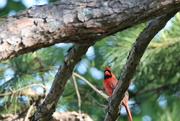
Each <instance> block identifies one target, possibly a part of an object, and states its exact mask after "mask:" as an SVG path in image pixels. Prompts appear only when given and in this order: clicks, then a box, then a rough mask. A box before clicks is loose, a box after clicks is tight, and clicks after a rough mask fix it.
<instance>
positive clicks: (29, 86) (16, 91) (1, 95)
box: [0, 84, 46, 97]
mask: <svg viewBox="0 0 180 121" xmlns="http://www.w3.org/2000/svg"><path fill="white" fill-rule="evenodd" d="M34 86H40V87H42V88H44V90H46V86H44V85H42V84H32V85H28V86H25V87H23V88H20V89H18V90H15V91H13V90H11V92H9V93H5V94H0V97H4V96H7V95H11V94H14V93H18V92H21V91H23V90H25V89H27V88H31V87H34Z"/></svg>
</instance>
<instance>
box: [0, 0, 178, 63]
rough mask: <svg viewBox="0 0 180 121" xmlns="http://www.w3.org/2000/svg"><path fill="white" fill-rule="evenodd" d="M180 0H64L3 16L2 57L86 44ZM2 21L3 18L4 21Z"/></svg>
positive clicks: (170, 7)
mask: <svg viewBox="0 0 180 121" xmlns="http://www.w3.org/2000/svg"><path fill="white" fill-rule="evenodd" d="M179 2H180V1H179V0H143V1H142V0H108V1H106V0H85V1H84V0H62V1H61V2H55V3H50V4H48V5H42V6H33V7H31V8H29V9H27V10H25V11H21V12H19V13H17V14H16V15H14V16H11V17H8V18H7V19H5V20H3V22H5V23H3V24H1V26H0V61H1V60H5V59H7V58H10V57H14V56H18V55H20V54H23V53H27V52H31V51H35V50H37V49H40V48H42V47H46V46H50V45H53V44H55V43H60V42H73V43H81V44H87V43H91V42H92V41H98V40H100V39H102V38H104V37H106V36H108V35H112V34H114V33H116V32H118V31H121V30H124V29H126V28H128V27H131V26H134V25H136V24H139V23H142V22H144V21H147V20H151V19H153V18H155V17H157V16H159V15H163V14H165V13H168V12H171V11H173V10H174V9H177V7H179V4H180V3H179ZM1 23H2V22H1Z"/></svg>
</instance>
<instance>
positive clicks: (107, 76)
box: [103, 66, 132, 121]
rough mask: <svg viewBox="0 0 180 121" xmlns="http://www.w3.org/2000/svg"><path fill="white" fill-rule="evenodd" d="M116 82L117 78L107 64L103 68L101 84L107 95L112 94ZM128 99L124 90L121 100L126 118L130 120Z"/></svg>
mask: <svg viewBox="0 0 180 121" xmlns="http://www.w3.org/2000/svg"><path fill="white" fill-rule="evenodd" d="M117 83H118V80H117V79H116V77H115V75H114V74H113V73H112V71H111V69H110V68H109V67H108V66H106V67H105V69H104V81H103V85H104V88H105V90H106V92H107V93H108V94H109V96H112V93H113V90H114V89H115V87H116V84H117ZM128 100H129V94H128V92H126V93H125V96H124V98H123V100H122V105H123V106H124V107H125V108H126V113H127V116H128V120H129V121H132V116H131V112H130V109H129V106H128Z"/></svg>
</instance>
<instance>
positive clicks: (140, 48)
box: [104, 11, 177, 121]
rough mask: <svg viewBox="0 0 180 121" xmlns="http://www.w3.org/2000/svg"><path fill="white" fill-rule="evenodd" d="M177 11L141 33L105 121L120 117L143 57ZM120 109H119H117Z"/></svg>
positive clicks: (164, 16)
mask: <svg viewBox="0 0 180 121" xmlns="http://www.w3.org/2000/svg"><path fill="white" fill-rule="evenodd" d="M176 12H177V11H175V12H172V13H169V14H166V15H163V16H161V17H157V18H156V19H154V20H152V22H151V23H150V24H149V25H148V26H147V27H146V28H145V29H144V30H143V32H141V33H140V35H139V37H138V38H137V39H136V41H135V43H134V44H133V46H132V48H131V51H130V53H129V56H128V58H127V62H126V65H125V66H124V68H123V71H122V74H121V76H120V79H119V83H118V84H117V86H116V88H115V90H114V91H113V96H112V98H111V100H110V104H109V108H108V111H107V114H106V117H105V120H104V121H115V120H116V119H117V118H118V116H119V111H120V104H121V100H122V99H123V98H124V94H125V92H126V91H127V89H128V87H129V85H130V83H131V79H132V77H133V75H134V73H135V71H136V68H137V66H138V64H139V62H140V59H141V57H142V56H143V54H144V52H145V50H146V48H147V46H148V44H149V43H150V41H151V40H152V39H153V37H154V36H155V35H156V34H157V33H158V32H159V31H160V30H161V29H162V28H164V26H165V25H166V23H167V22H168V21H169V20H170V19H171V18H172V17H173V16H174V15H175V14H176ZM117 107H118V108H117Z"/></svg>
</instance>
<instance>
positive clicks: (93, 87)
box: [73, 72, 109, 100]
mask: <svg viewBox="0 0 180 121" xmlns="http://www.w3.org/2000/svg"><path fill="white" fill-rule="evenodd" d="M73 75H75V76H76V77H78V78H80V79H82V80H83V81H84V82H85V83H86V84H88V85H89V86H90V87H91V88H92V89H93V90H94V91H96V92H97V93H98V94H99V95H101V96H102V97H103V98H105V99H106V100H108V98H109V96H108V95H106V94H105V93H103V92H102V91H100V90H98V89H97V88H96V87H95V86H94V85H93V84H91V83H90V82H89V81H88V80H87V79H85V78H84V77H82V76H81V75H79V74H77V73H75V72H73Z"/></svg>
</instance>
